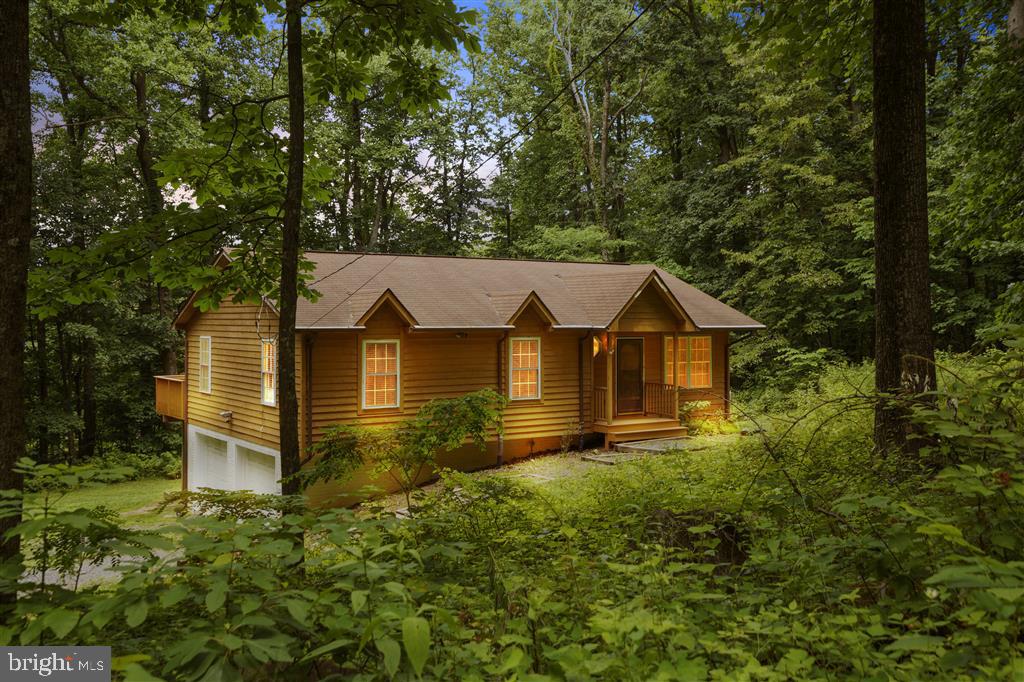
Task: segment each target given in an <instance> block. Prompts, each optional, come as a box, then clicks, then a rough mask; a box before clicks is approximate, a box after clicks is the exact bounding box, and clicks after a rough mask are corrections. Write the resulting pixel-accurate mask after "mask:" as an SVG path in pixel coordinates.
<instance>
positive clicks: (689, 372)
mask: <svg viewBox="0 0 1024 682" xmlns="http://www.w3.org/2000/svg"><path fill="white" fill-rule="evenodd" d="M686 339H687V341H686V387H687V388H711V387H712V386H714V385H715V371H714V357H715V354H714V342H713V341H712V337H711V335H710V334H695V335H693V336H687V337H686ZM694 339H707V340H708V359H707V363H708V383H707V385H700V386H694V385H693V362H694V361H693V340H694ZM702 362H703V361H702Z"/></svg>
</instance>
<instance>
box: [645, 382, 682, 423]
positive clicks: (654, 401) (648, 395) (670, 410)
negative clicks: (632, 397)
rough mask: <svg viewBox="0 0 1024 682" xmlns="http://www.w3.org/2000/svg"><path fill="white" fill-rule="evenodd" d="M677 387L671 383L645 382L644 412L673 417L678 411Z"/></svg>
mask: <svg viewBox="0 0 1024 682" xmlns="http://www.w3.org/2000/svg"><path fill="white" fill-rule="evenodd" d="M677 404H678V403H677V400H676V387H675V386H673V385H671V384H659V383H654V382H650V381H649V382H647V383H645V384H644V413H645V414H652V415H656V416H658V417H668V418H669V419H672V418H674V417H677V416H679V413H678V412H677V411H676V406H677Z"/></svg>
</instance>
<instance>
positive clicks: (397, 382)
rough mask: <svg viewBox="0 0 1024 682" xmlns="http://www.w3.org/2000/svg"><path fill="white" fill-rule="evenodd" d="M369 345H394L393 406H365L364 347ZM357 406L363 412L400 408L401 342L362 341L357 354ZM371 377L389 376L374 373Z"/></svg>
mask: <svg viewBox="0 0 1024 682" xmlns="http://www.w3.org/2000/svg"><path fill="white" fill-rule="evenodd" d="M370 343H393V344H395V403H394V404H393V405H367V404H366V345H367V344H370ZM359 368H360V369H359V379H360V381H359V405H360V409H363V410H397V409H400V408H401V407H402V340H401V339H398V338H390V339H363V340H362V342H361V344H360V352H359ZM372 376H390V374H387V373H385V374H378V373H375V374H373V375H372Z"/></svg>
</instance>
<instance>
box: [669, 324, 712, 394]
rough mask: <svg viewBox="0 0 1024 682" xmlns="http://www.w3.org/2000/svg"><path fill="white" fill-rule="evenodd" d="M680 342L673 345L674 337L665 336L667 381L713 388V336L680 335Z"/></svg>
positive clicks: (686, 386) (688, 385) (681, 385)
mask: <svg viewBox="0 0 1024 682" xmlns="http://www.w3.org/2000/svg"><path fill="white" fill-rule="evenodd" d="M678 342H679V345H678V346H677V347H673V345H672V337H666V338H665V383H667V384H672V383H675V384H677V385H679V386H680V387H684V388H711V337H710V336H680V337H679V338H678ZM673 365H675V373H673V371H672V370H673Z"/></svg>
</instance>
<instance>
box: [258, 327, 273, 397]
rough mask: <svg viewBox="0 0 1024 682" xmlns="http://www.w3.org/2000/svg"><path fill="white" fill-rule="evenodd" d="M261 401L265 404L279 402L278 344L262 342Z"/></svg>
mask: <svg viewBox="0 0 1024 682" xmlns="http://www.w3.org/2000/svg"><path fill="white" fill-rule="evenodd" d="M260 348H261V350H260V401H261V402H262V403H263V404H264V405H275V404H277V344H276V343H275V342H273V341H263V342H261V343H260Z"/></svg>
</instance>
